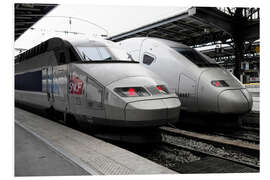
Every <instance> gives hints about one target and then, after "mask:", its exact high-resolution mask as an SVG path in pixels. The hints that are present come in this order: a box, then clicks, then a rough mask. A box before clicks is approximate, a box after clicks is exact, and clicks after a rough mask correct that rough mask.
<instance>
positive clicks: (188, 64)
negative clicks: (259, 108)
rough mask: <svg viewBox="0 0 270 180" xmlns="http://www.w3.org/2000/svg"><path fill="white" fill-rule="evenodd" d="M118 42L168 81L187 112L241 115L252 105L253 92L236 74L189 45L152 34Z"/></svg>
mask: <svg viewBox="0 0 270 180" xmlns="http://www.w3.org/2000/svg"><path fill="white" fill-rule="evenodd" d="M119 45H120V46H121V47H123V48H125V49H126V50H127V51H128V53H129V54H130V55H131V56H132V57H133V59H134V60H135V61H137V62H140V63H141V64H143V65H144V67H147V68H148V69H150V70H152V71H153V72H155V73H156V74H158V75H160V77H161V78H163V80H165V81H166V82H167V83H168V86H169V91H172V92H175V93H176V94H177V95H178V96H179V98H180V100H181V103H182V106H181V109H182V110H184V111H188V112H199V113H202V114H213V113H214V114H231V115H233V116H235V115H236V116H238V115H239V114H243V113H246V112H249V111H250V110H251V108H252V103H253V101H252V97H251V95H250V94H249V93H248V91H247V89H246V88H245V87H244V86H243V85H242V84H241V82H240V81H239V80H238V79H237V78H236V77H235V76H233V75H232V74H230V73H229V72H227V71H226V70H225V69H224V68H222V67H220V66H219V65H218V64H217V63H216V62H214V61H213V60H212V59H211V58H209V57H207V56H206V55H204V54H202V53H200V52H198V51H196V50H194V49H192V48H190V47H188V46H186V45H183V44H181V43H177V42H173V41H169V40H164V39H159V38H150V37H141V38H130V39H126V40H123V41H121V42H119Z"/></svg>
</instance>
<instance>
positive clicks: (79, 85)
mask: <svg viewBox="0 0 270 180" xmlns="http://www.w3.org/2000/svg"><path fill="white" fill-rule="evenodd" d="M82 89H83V81H82V80H81V79H80V78H79V77H76V76H73V75H72V76H71V77H70V80H69V93H70V94H78V95H80V94H82Z"/></svg>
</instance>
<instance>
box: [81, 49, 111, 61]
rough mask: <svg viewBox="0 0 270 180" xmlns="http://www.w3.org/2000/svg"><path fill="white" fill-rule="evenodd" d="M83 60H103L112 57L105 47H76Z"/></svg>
mask: <svg viewBox="0 0 270 180" xmlns="http://www.w3.org/2000/svg"><path fill="white" fill-rule="evenodd" d="M78 50H79V51H80V54H81V56H82V58H83V61H103V60H110V59H112V57H111V54H110V52H109V51H108V50H107V49H106V48H105V47H78Z"/></svg>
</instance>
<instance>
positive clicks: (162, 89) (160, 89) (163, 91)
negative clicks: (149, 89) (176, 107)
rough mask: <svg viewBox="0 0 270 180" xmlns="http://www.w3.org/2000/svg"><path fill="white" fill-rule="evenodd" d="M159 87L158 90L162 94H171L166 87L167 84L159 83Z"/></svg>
mask: <svg viewBox="0 0 270 180" xmlns="http://www.w3.org/2000/svg"><path fill="white" fill-rule="evenodd" d="M157 88H158V90H159V92H160V93H161V94H169V91H168V89H167V88H166V86H164V85H158V86H157Z"/></svg>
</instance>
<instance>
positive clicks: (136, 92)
mask: <svg viewBox="0 0 270 180" xmlns="http://www.w3.org/2000/svg"><path fill="white" fill-rule="evenodd" d="M114 91H115V92H116V93H117V94H119V95H120V96H122V97H138V96H150V94H149V93H148V92H147V91H146V90H145V89H144V88H143V87H121V88H115V89H114Z"/></svg>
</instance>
